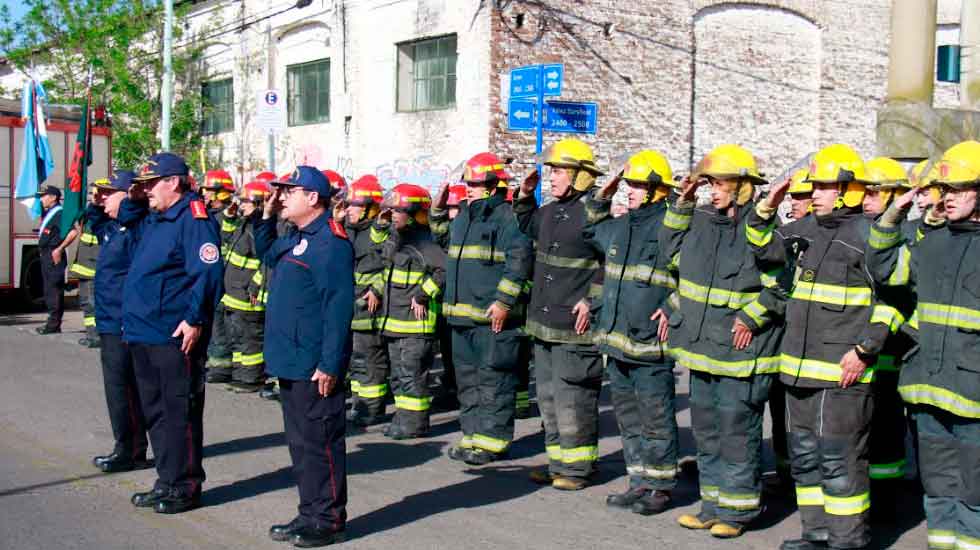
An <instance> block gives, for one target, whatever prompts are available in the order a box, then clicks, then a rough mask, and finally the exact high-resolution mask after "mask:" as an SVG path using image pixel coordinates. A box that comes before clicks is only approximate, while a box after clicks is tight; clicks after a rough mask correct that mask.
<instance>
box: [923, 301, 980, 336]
mask: <svg viewBox="0 0 980 550" xmlns="http://www.w3.org/2000/svg"><path fill="white" fill-rule="evenodd" d="M915 311H916V313H918V314H919V323H929V324H932V325H939V326H945V327H955V328H963V329H967V330H980V310H976V309H970V308H967V307H959V306H951V305H946V304H933V303H928V302H919V305H918V307H917V308H916V310H915Z"/></svg>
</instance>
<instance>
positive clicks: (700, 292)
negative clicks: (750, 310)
mask: <svg viewBox="0 0 980 550" xmlns="http://www.w3.org/2000/svg"><path fill="white" fill-rule="evenodd" d="M678 291H679V292H680V295H681V297H682V298H687V299H688V300H691V301H693V302H697V303H699V304H704V303H708V304H711V305H713V306H728V307H730V308H732V309H741V308H742V307H744V306H745V305H746V304H748V303H749V302H751V301H752V300H755V299H756V298H758V297H759V293H758V292H734V291H731V290H724V289H721V288H710V287H706V286H703V285H699V284H697V283H695V282H693V281H689V280H687V279H683V278H682V279H681V280H680V282H679V284H678Z"/></svg>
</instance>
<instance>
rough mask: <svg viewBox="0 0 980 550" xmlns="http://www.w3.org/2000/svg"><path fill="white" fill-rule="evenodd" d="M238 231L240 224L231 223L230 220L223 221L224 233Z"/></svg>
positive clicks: (222, 229)
mask: <svg viewBox="0 0 980 550" xmlns="http://www.w3.org/2000/svg"><path fill="white" fill-rule="evenodd" d="M236 229H238V224H235V223H232V222H229V221H228V220H221V232H222V233H234V232H235V230H236Z"/></svg>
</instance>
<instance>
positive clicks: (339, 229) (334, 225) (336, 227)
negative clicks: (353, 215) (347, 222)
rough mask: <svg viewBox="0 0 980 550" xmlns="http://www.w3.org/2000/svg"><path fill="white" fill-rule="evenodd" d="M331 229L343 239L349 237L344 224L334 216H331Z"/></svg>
mask: <svg viewBox="0 0 980 550" xmlns="http://www.w3.org/2000/svg"><path fill="white" fill-rule="evenodd" d="M330 231H332V232H333V234H334V235H336V236H338V237H340V238H341V239H346V238H347V230H346V229H344V226H343V225H341V223H340V222H338V221H337V220H335V219H333V218H330Z"/></svg>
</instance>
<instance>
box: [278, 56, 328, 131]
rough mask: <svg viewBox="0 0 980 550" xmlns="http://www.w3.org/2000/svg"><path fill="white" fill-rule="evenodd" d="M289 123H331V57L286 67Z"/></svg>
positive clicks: (295, 124)
mask: <svg viewBox="0 0 980 550" xmlns="http://www.w3.org/2000/svg"><path fill="white" fill-rule="evenodd" d="M286 73H287V76H288V81H289V82H288V95H289V101H288V103H287V107H288V108H289V125H290V126H302V125H303V124H318V123H321V122H330V60H329V59H321V60H319V61H310V62H309V63H301V64H299V65H290V66H288V67H286Z"/></svg>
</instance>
